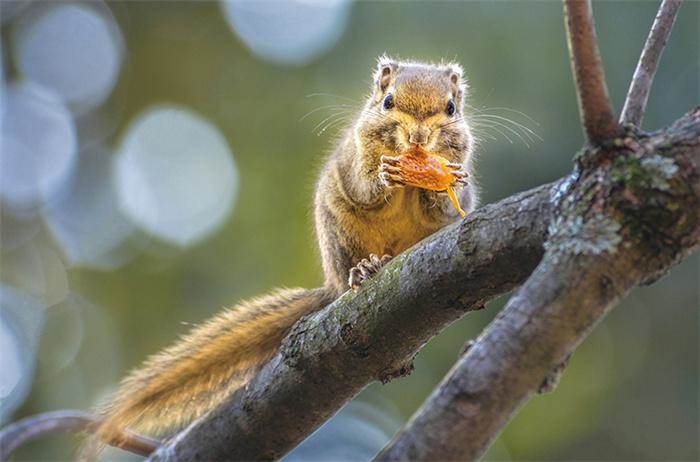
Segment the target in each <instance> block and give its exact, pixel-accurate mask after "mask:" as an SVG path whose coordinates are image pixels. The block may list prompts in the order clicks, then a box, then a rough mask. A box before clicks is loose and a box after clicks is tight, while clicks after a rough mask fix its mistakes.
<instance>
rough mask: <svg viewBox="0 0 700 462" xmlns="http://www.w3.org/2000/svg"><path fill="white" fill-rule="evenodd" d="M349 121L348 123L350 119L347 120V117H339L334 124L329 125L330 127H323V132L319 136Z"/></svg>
mask: <svg viewBox="0 0 700 462" xmlns="http://www.w3.org/2000/svg"><path fill="white" fill-rule="evenodd" d="M347 121H348V119H347V117H346V116H343V117H339V118H337V119H335V120H334V121H333V122H331V123H329V124H328V125H326V126H325V127H323V129H322V130H321V132H320V133H319V134H321V133H324V132H326V131H327V130H330V129H332V128H335V127H337V126H338V125H341V124H343V123H345V122H347Z"/></svg>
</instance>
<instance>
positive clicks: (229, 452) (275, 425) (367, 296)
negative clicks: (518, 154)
mask: <svg viewBox="0 0 700 462" xmlns="http://www.w3.org/2000/svg"><path fill="white" fill-rule="evenodd" d="M552 188H553V186H552V185H544V186H541V187H539V188H537V189H534V190H532V191H529V192H525V193H521V194H518V195H516V196H513V197H510V198H507V199H505V200H503V201H501V202H499V203H497V204H492V205H487V206H485V207H483V208H481V209H479V210H477V211H476V212H474V213H473V214H471V215H469V216H468V217H467V218H465V219H464V220H462V221H460V222H458V223H455V224H454V225H452V226H449V227H447V228H446V229H444V230H442V231H440V232H438V233H436V234H435V235H433V236H431V237H429V238H427V239H426V240H424V241H423V242H421V243H420V244H418V245H417V246H416V247H414V248H412V249H411V250H409V251H408V252H405V253H404V254H402V255H399V256H398V257H395V258H394V259H393V260H392V261H391V262H390V263H389V264H388V265H387V266H386V267H385V268H384V269H383V270H382V271H380V272H379V273H377V274H376V275H375V276H374V277H373V278H372V279H371V280H370V281H368V282H367V283H365V284H363V286H362V289H361V290H360V291H358V292H357V293H353V292H348V293H346V294H345V295H344V296H342V297H341V298H340V299H338V300H337V301H335V302H334V303H332V304H331V305H329V306H328V307H326V308H325V309H323V310H321V311H320V312H318V313H315V314H313V315H310V316H309V317H306V318H303V319H302V320H301V321H300V322H299V323H297V325H296V326H295V327H294V328H293V329H292V332H291V333H290V334H289V336H288V337H287V339H286V340H285V342H284V344H283V345H282V348H281V349H280V351H279V352H278V354H277V355H276V356H275V357H274V358H273V359H272V360H271V361H270V362H269V363H268V364H267V365H266V366H265V367H264V368H263V369H262V371H261V372H260V373H259V374H258V375H257V376H256V377H255V378H254V379H253V381H252V382H251V383H250V384H248V385H247V386H246V387H245V388H243V389H240V390H238V391H237V392H236V393H234V394H233V395H232V396H230V397H229V398H228V399H227V400H226V401H225V402H224V403H222V404H221V405H220V406H219V407H218V408H217V409H215V410H214V411H212V412H211V413H210V414H208V415H206V416H205V417H203V418H202V419H200V420H199V421H197V422H195V423H194V424H192V425H191V426H190V427H189V428H187V429H186V430H185V431H184V432H182V433H181V434H179V435H177V436H176V437H175V438H173V439H172V440H171V441H170V442H169V443H168V444H166V445H164V446H163V447H162V448H161V449H160V450H158V451H157V452H156V453H155V454H154V455H153V456H151V458H150V459H149V460H159V461H162V460H271V459H277V458H279V457H281V456H282V455H283V454H284V453H285V452H287V451H288V450H290V449H292V448H293V447H294V446H296V445H297V444H298V443H299V442H300V441H302V440H303V439H304V438H305V437H306V436H307V435H309V434H310V433H311V432H313V431H314V430H315V429H316V428H317V427H318V426H319V425H320V424H322V423H323V422H324V421H325V420H327V419H328V418H330V417H331V416H332V415H333V414H334V413H335V412H336V411H337V410H338V409H340V408H341V407H342V406H343V405H344V404H345V403H346V402H347V401H348V400H350V399H351V398H352V397H353V396H355V395H356V394H357V393H359V392H360V391H361V390H362V389H363V388H364V387H365V386H366V385H367V384H369V383H370V382H372V381H374V380H382V381H388V380H390V379H391V378H392V377H396V376H400V375H406V374H408V373H409V372H410V370H411V368H412V367H411V360H412V358H413V356H414V355H415V354H416V352H417V351H418V350H419V349H420V348H421V347H422V346H423V345H424V344H425V343H426V342H427V341H428V340H430V339H431V338H432V337H433V336H434V335H436V334H437V333H439V332H440V331H441V330H442V329H444V328H445V327H446V326H447V325H448V324H450V323H452V322H454V321H455V320H457V319H459V318H461V317H462V316H463V315H464V314H465V313H467V312H469V311H471V310H474V309H478V308H481V307H482V306H483V305H484V304H485V303H486V302H487V301H489V300H490V299H492V298H494V297H496V296H497V295H499V294H502V293H504V292H507V291H508V290H510V289H512V288H513V287H515V286H516V285H517V284H519V283H521V282H522V281H524V280H525V278H526V277H527V276H528V275H529V274H530V272H532V270H533V269H534V268H535V266H536V265H537V263H538V262H539V260H540V258H541V256H542V254H543V252H544V250H543V248H542V243H543V241H544V237H545V235H546V229H547V226H548V223H549V221H550V211H551V208H552V202H551V197H550V194H551V190H552Z"/></svg>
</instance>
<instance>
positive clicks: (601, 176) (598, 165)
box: [375, 108, 700, 461]
mask: <svg viewBox="0 0 700 462" xmlns="http://www.w3.org/2000/svg"><path fill="white" fill-rule="evenodd" d="M606 159H607V160H608V161H604V160H606ZM610 159H615V162H609V160H610ZM580 165H581V174H580V178H579V179H577V180H576V181H575V182H574V183H573V184H572V187H571V190H570V192H568V193H567V194H566V195H565V196H564V197H563V200H562V201H560V203H559V205H558V207H557V215H559V217H558V218H557V220H556V221H555V223H554V224H553V226H552V229H551V235H550V237H549V240H548V242H547V244H546V247H547V252H546V253H545V256H544V258H543V260H542V262H541V263H540V264H539V265H538V267H537V269H536V270H535V271H534V272H533V274H532V276H531V277H530V278H529V279H528V280H527V282H526V283H525V284H524V285H523V287H521V288H520V289H519V290H518V292H517V293H516V295H515V296H513V297H512V298H511V299H510V301H509V302H508V304H507V306H506V307H505V309H504V310H503V312H502V313H500V314H499V316H498V317H497V318H496V319H495V320H494V321H493V322H492V323H491V325H490V326H489V327H488V328H487V329H486V331H485V332H484V333H483V334H482V335H481V336H480V337H479V339H478V340H477V341H476V342H475V343H474V344H473V345H472V347H471V348H470V349H469V350H468V352H467V353H466V355H465V356H463V357H462V358H461V359H460V361H459V362H458V364H457V365H456V366H455V367H454V368H453V369H452V370H451V371H450V373H449V375H448V376H447V377H446V378H445V379H444V380H443V381H442V383H441V384H440V386H439V387H438V388H437V389H436V390H434V391H433V393H432V394H431V395H430V397H429V398H428V399H427V400H426V402H425V403H424V404H423V406H422V407H421V409H420V410H419V411H418V412H417V413H416V414H415V415H414V416H413V417H412V418H411V419H410V421H409V423H408V424H407V425H406V427H405V428H404V429H403V430H402V431H401V432H399V434H398V435H397V436H396V437H395V438H394V440H393V441H392V442H391V443H390V444H389V445H388V446H387V447H386V448H385V449H384V450H382V452H381V453H380V454H379V455H378V456H377V458H376V459H375V460H377V461H396V460H477V459H478V458H479V457H480V456H481V455H483V454H484V452H485V451H486V450H487V449H488V447H489V445H490V444H491V442H492V441H493V440H494V439H495V438H496V437H497V436H498V434H499V433H500V431H501V430H502V429H503V427H504V426H505V425H506V424H507V423H508V421H509V420H510V419H511V418H512V417H513V416H514V415H515V413H516V412H517V410H518V409H519V408H520V407H521V406H522V405H523V404H525V402H526V401H527V400H528V399H529V398H530V397H531V396H532V395H533V394H535V393H536V392H537V390H538V388H539V386H540V384H541V383H542V381H543V379H544V377H545V376H546V375H547V374H548V373H549V371H550V370H552V369H553V368H554V367H556V366H557V365H558V364H559V363H561V362H562V361H563V360H564V359H565V358H566V357H567V356H568V355H570V354H571V353H572V352H573V350H574V349H575V348H576V347H577V346H578V345H579V344H580V343H581V341H582V340H583V339H584V338H585V337H586V336H587V335H588V334H589V333H590V331H591V330H592V328H593V327H594V326H595V325H596V324H597V323H598V322H599V321H600V320H601V318H602V317H603V316H604V315H605V314H606V313H607V312H608V311H609V310H610V309H611V308H612V307H613V306H614V305H615V304H616V303H617V302H618V301H619V300H620V298H622V297H623V296H624V295H625V294H626V293H627V292H628V291H629V290H630V289H632V288H633V287H634V286H635V285H638V284H643V283H648V282H650V281H652V280H655V279H656V278H658V277H659V276H660V275H661V274H663V273H664V272H665V271H667V270H668V268H669V267H670V266H671V265H673V264H675V263H677V262H678V261H679V259H680V258H682V257H684V256H685V255H687V254H688V253H690V252H691V251H692V250H694V249H696V248H697V247H698V245H699V244H700V108H698V109H696V110H695V111H693V112H692V113H690V114H688V115H687V116H685V117H684V118H683V119H681V120H680V121H679V122H677V123H675V124H674V125H673V126H671V127H670V128H669V129H667V130H665V131H662V132H659V133H657V134H655V135H653V136H649V137H646V136H645V137H643V138H640V139H638V140H635V141H634V142H632V143H628V144H627V145H622V146H618V147H616V148H611V149H610V150H609V151H601V150H592V151H589V152H588V153H587V154H585V155H584V156H583V158H582V159H580ZM651 217H654V218H653V219H652V218H651Z"/></svg>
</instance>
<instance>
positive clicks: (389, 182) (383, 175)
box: [379, 171, 404, 188]
mask: <svg viewBox="0 0 700 462" xmlns="http://www.w3.org/2000/svg"><path fill="white" fill-rule="evenodd" d="M379 179H380V180H381V181H382V183H384V185H385V186H388V187H390V188H395V187H401V186H404V183H403V178H401V176H399V175H395V174H393V173H389V172H384V171H383V172H380V173H379Z"/></svg>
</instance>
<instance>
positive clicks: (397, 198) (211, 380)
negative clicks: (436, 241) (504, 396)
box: [83, 57, 477, 458]
mask: <svg viewBox="0 0 700 462" xmlns="http://www.w3.org/2000/svg"><path fill="white" fill-rule="evenodd" d="M372 85H373V88H372V91H371V94H370V96H369V97H368V98H367V101H366V103H365V105H364V107H363V109H362V110H361V111H360V112H359V114H358V116H357V118H356V119H355V122H354V124H353V125H352V126H351V127H349V128H348V130H347V132H346V134H345V136H344V137H343V138H342V139H341V140H340V141H339V143H338V145H337V147H336V148H335V150H334V151H333V152H332V154H331V155H330V156H329V157H328V159H327V161H326V163H325V166H324V167H323V169H322V170H321V173H320V178H319V180H318V183H317V185H316V194H315V209H314V211H315V224H316V234H317V238H318V244H319V247H320V251H321V257H322V263H323V272H324V275H325V282H324V284H323V286H322V287H320V288H316V289H301V288H295V289H279V290H276V291H274V292H272V293H271V294H269V295H264V296H261V297H258V298H255V299H252V300H248V301H245V302H242V303H239V304H238V305H236V306H234V307H233V308H229V309H226V310H224V311H223V312H221V313H220V314H218V315H216V316H214V317H213V318H211V319H209V320H208V321H206V322H204V323H203V324H202V325H200V326H198V327H196V328H194V329H193V330H192V331H191V332H190V333H189V334H187V335H185V336H184V337H183V338H182V339H181V340H179V341H178V342H176V343H175V344H174V345H172V346H170V347H168V348H166V349H165V350H163V351H162V352H160V353H158V354H156V355H154V356H151V357H150V358H149V359H147V360H146V361H145V363H144V364H143V365H142V366H141V367H140V368H138V369H136V370H134V371H133V372H131V373H130V374H129V375H128V376H127V377H126V378H125V379H124V380H123V382H122V383H121V386H120V388H119V390H118V391H117V392H116V394H115V395H114V396H113V397H112V398H111V400H110V401H109V402H108V403H107V404H106V405H104V406H103V407H102V408H101V409H100V410H99V413H100V414H101V415H102V416H103V417H104V421H103V423H102V424H101V425H100V426H99V427H98V428H97V431H96V432H95V434H96V438H93V439H92V440H91V441H90V442H89V443H88V444H87V448H88V449H86V450H85V452H84V453H83V454H92V456H86V458H92V457H94V454H95V451H96V450H97V449H98V448H99V446H101V443H100V442H99V441H103V442H109V441H112V440H114V439H115V438H117V436H116V435H118V434H119V433H120V430H122V429H126V428H128V429H130V430H133V431H136V432H141V433H146V434H151V435H156V436H157V435H161V436H162V435H167V434H168V433H170V432H172V431H174V430H176V429H178V428H181V427H183V426H184V425H186V424H187V423H189V422H190V421H191V420H193V419H195V418H197V417H199V416H201V415H202V414H204V413H206V412H207V411H209V410H211V409H212V408H214V407H215V406H216V405H217V404H218V403H219V402H221V401H222V400H223V399H224V397H226V396H227V395H229V394H230V393H232V392H233V391H235V390H236V389H238V388H240V387H241V386H243V385H245V384H246V383H247V382H248V381H249V380H250V379H251V378H252V377H253V376H254V375H255V373H256V372H257V371H258V370H259V369H260V367H261V366H262V365H263V364H264V363H265V362H266V361H267V360H269V359H270V358H271V357H272V356H273V355H274V354H275V353H276V351H277V349H278V347H279V345H280V343H281V342H282V340H283V338H284V337H285V335H286V334H287V333H288V332H289V330H290V328H291V327H292V326H293V324H294V323H295V322H296V321H297V320H299V318H301V317H302V316H303V315H305V314H308V313H311V312H314V311H316V310H319V309H321V308H323V307H324V306H326V305H327V304H329V303H330V302H331V301H333V300H335V299H336V298H337V297H338V296H340V295H341V294H342V293H343V292H345V291H346V290H347V289H348V286H350V287H352V288H353V289H357V288H358V287H359V286H360V284H361V283H362V282H363V281H364V280H366V279H367V278H369V277H371V276H372V275H373V274H374V273H375V272H376V271H377V270H378V269H379V268H380V267H381V266H382V265H383V264H384V263H386V262H387V261H388V260H389V259H390V258H391V256H392V255H397V254H399V253H400V252H402V251H404V250H405V249H407V248H408V247H410V246H411V245H413V244H415V243H416V242H418V241H420V240H421V239H423V238H424V237H426V236H428V235H430V234H432V233H434V232H435V231H437V230H439V229H440V228H442V227H444V226H445V225H447V224H448V223H450V222H452V221H454V220H456V219H457V218H458V215H457V212H456V211H455V210H454V208H453V206H452V205H451V203H450V201H449V198H448V197H447V195H446V194H443V193H439V192H434V191H428V190H425V189H418V188H415V187H412V186H405V185H402V184H401V177H400V175H399V173H400V172H399V171H397V169H398V168H400V167H397V166H396V165H397V164H396V163H395V162H393V161H392V160H393V159H394V158H395V156H397V155H398V154H400V153H403V152H406V151H408V150H409V149H412V148H416V147H420V148H423V149H426V150H429V151H432V152H436V153H438V154H440V156H442V157H445V158H446V159H448V161H449V162H450V164H449V165H450V166H451V168H453V169H454V174H455V176H456V177H458V178H459V179H460V181H459V184H458V185H457V187H458V189H459V197H460V203H461V205H462V208H463V209H464V210H465V211H466V212H467V213H469V212H470V211H472V210H473V209H474V207H475V204H476V200H477V193H476V188H475V186H474V184H473V179H472V178H470V179H469V181H467V180H466V178H467V176H468V173H469V172H470V171H471V168H472V150H473V146H474V138H473V136H472V133H471V129H470V124H469V121H468V119H467V118H466V116H465V114H464V112H463V110H464V109H463V108H464V99H465V96H466V94H465V93H466V84H465V83H464V79H463V77H462V70H461V68H460V67H459V65H457V64H452V63H450V64H424V63H418V62H402V61H396V60H392V59H390V58H387V57H381V58H380V59H379V61H378V66H377V69H376V71H375V73H374V78H373V83H372ZM90 448H92V449H90Z"/></svg>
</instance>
